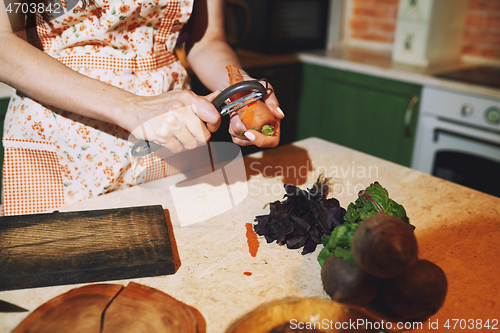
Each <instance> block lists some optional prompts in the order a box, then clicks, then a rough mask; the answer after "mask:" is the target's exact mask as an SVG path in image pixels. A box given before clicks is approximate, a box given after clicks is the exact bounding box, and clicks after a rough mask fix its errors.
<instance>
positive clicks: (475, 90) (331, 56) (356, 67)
mask: <svg viewBox="0 0 500 333" xmlns="http://www.w3.org/2000/svg"><path fill="white" fill-rule="evenodd" d="M299 59H300V61H302V62H303V63H309V64H315V65H321V66H326V67H331V68H337V69H341V70H349V71H354V72H358V73H362V74H368V75H374V76H378V77H382V78H387V79H393V80H398V81H403V82H408V83H414V84H420V85H423V86H432V87H437V88H442V89H448V90H453V91H456V92H461V93H466V94H473V95H480V96H485V97H490V98H496V99H499V98H500V89H495V88H490V87H484V86H480V85H476V84H467V83H461V82H456V81H452V80H445V79H442V78H437V77H434V76H432V75H434V74H438V73H444V72H448V71H454V70H457V69H463V68H469V67H475V66H478V65H481V64H482V63H478V62H470V61H464V60H456V61H450V62H445V63H436V64H431V65H429V66H427V67H419V66H410V65H405V64H399V63H395V62H393V61H392V59H391V51H380V50H368V49H362V48H355V47H337V48H333V49H332V50H329V51H315V52H303V53H300V54H299Z"/></svg>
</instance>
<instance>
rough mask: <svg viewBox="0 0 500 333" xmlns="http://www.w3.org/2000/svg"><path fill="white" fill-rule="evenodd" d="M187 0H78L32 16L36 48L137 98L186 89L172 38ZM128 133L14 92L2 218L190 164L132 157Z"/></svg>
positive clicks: (6, 132) (51, 207)
mask: <svg viewBox="0 0 500 333" xmlns="http://www.w3.org/2000/svg"><path fill="white" fill-rule="evenodd" d="M193 1H194V0H151V1H150V0H94V1H93V2H91V3H89V4H88V5H87V6H86V8H85V9H84V8H82V7H81V3H79V5H77V6H76V7H75V8H74V9H72V10H69V11H67V12H66V13H65V14H64V15H63V16H61V17H59V18H57V19H55V20H52V21H50V22H45V21H43V18H42V17H41V16H37V23H38V26H37V33H38V37H39V39H40V42H41V46H42V49H43V51H44V52H45V53H47V54H48V55H50V56H52V57H54V58H56V59H57V60H59V61H61V62H62V63H63V64H65V65H66V66H68V67H70V68H72V69H73V70H75V71H78V72H79V73H81V74H83V75H86V76H89V77H92V78H95V79H98V80H100V81H103V82H107V83H109V84H111V85H114V86H116V87H120V88H122V89H124V90H127V91H129V92H132V93H134V94H137V95H142V96H148V95H155V94H160V93H162V92H167V91H170V90H172V89H187V88H189V83H188V76H187V73H186V71H185V69H184V68H183V67H182V65H181V64H180V62H179V61H178V59H177V58H176V56H175V45H176V41H177V37H178V35H179V31H180V30H181V28H182V27H183V25H184V24H185V23H186V22H187V20H188V18H189V16H190V14H191V11H192V5H193ZM62 3H63V5H64V1H62ZM27 79H29V78H27ZM80 93H81V97H82V98H85V92H84V91H82V92H80ZM128 136H129V133H128V132H126V131H125V130H123V129H122V128H119V127H118V126H116V125H112V124H109V123H106V122H102V121H98V120H95V119H91V118H87V117H83V116H80V115H78V114H74V113H71V112H68V111H64V110H60V109H56V108H53V107H50V106H47V105H41V104H39V103H37V102H36V101H34V100H32V99H30V98H28V97H25V96H21V94H18V95H15V96H13V97H12V98H11V101H10V104H9V107H8V110H7V114H6V117H5V124H4V133H3V145H4V149H5V153H4V166H3V188H2V203H3V206H4V213H5V215H18V214H32V213H39V212H46V211H51V210H54V209H56V208H58V207H60V206H62V205H64V204H68V203H72V202H77V201H80V200H84V199H88V198H92V197H95V196H98V195H102V194H105V193H109V192H112V191H116V190H119V189H123V188H127V187H129V186H133V185H136V184H138V183H141V182H147V181H151V180H154V179H158V178H161V177H165V176H167V175H169V174H174V173H177V172H178V170H179V169H181V168H182V164H186V163H189V162H187V161H178V160H179V158H177V162H176V161H173V162H172V163H163V159H164V157H165V156H161V155H160V156H158V155H155V156H154V155H149V156H148V157H145V158H140V159H136V158H133V157H131V156H130V148H131V143H130V142H129V141H128ZM164 150H165V149H164ZM160 152H161V151H160ZM176 163H177V164H176ZM144 170H146V171H147V172H144Z"/></svg>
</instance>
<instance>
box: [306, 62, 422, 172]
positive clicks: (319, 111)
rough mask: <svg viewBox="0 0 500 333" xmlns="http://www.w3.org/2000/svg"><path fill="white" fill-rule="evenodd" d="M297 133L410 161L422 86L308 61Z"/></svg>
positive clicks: (407, 162) (403, 161)
mask: <svg viewBox="0 0 500 333" xmlns="http://www.w3.org/2000/svg"><path fill="white" fill-rule="evenodd" d="M302 75H303V81H302V88H301V90H302V92H301V98H300V103H299V116H298V128H297V138H298V139H304V138H308V137H319V138H322V139H325V140H328V141H331V142H334V143H337V144H339V145H343V146H346V147H349V148H352V149H355V150H358V151H361V152H364V153H367V154H370V155H374V156H377V157H380V158H383V159H385V160H388V161H391V162H394V163H398V164H401V165H405V166H410V164H411V157H412V152H413V143H414V141H415V130H416V125H417V118H418V109H419V103H418V101H419V98H420V94H421V90H422V87H421V86H420V85H415V84H409V83H404V82H400V81H394V80H389V79H385V78H380V77H375V76H370V75H365V74H359V73H354V72H350V71H345V70H338V69H332V68H327V67H323V66H317V65H311V64H304V66H303V74H302Z"/></svg>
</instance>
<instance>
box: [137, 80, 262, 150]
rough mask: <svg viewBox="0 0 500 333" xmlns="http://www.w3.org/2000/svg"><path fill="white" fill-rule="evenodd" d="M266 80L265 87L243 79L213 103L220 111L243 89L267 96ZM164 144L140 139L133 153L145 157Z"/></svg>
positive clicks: (228, 88)
mask: <svg viewBox="0 0 500 333" xmlns="http://www.w3.org/2000/svg"><path fill="white" fill-rule="evenodd" d="M261 81H265V82H266V87H264V86H263V85H262V84H261V83H260V82H259V80H250V81H241V82H238V83H235V84H233V85H231V86H229V87H227V88H226V89H224V90H223V91H221V93H220V94H219V95H217V97H215V98H214V99H213V101H212V104H213V105H214V106H215V108H216V109H217V111H219V112H220V110H221V109H222V108H223V107H224V105H225V104H226V102H225V101H226V100H227V99H228V98H230V97H232V96H234V95H235V94H237V93H239V92H242V91H247V90H258V91H259V92H260V93H261V94H262V96H265V95H266V93H267V80H264V79H263V80H261ZM162 148H163V146H162V145H159V144H157V143H154V142H152V141H145V140H139V141H138V142H136V143H135V144H134V146H133V147H132V149H131V154H132V156H134V157H143V156H146V155H149V154H151V153H154V152H155V151H158V150H160V149H162Z"/></svg>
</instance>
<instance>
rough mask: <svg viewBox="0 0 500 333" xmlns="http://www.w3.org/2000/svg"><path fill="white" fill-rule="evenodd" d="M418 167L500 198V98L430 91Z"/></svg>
mask: <svg viewBox="0 0 500 333" xmlns="http://www.w3.org/2000/svg"><path fill="white" fill-rule="evenodd" d="M412 168H414V169H417V170H420V171H423V172H425V173H428V174H431V175H434V176H437V177H440V178H443V179H446V180H449V181H452V182H455V183H458V184H461V185H464V186H467V187H470V188H473V189H476V190H479V191H481V192H485V193H489V194H492V195H495V196H498V197H500V96H499V98H498V99H494V98H489V97H487V98H485V97H480V96H478V95H466V94H462V93H457V92H452V91H448V90H444V89H438V88H431V87H424V89H423V91H422V102H421V109H420V117H419V122H418V127H417V136H416V140H415V149H414V153H413V160H412Z"/></svg>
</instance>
